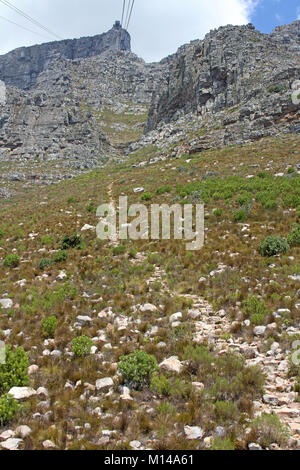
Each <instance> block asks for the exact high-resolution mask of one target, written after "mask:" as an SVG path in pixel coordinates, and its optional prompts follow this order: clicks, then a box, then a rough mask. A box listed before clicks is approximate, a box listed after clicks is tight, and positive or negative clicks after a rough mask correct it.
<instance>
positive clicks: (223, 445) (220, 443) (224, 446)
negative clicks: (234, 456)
mask: <svg viewBox="0 0 300 470" xmlns="http://www.w3.org/2000/svg"><path fill="white" fill-rule="evenodd" d="M234 449H235V447H234V444H233V442H232V441H231V440H230V439H221V438H220V437H215V438H214V439H213V440H212V442H211V450H234Z"/></svg>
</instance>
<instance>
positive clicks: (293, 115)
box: [146, 21, 300, 150]
mask: <svg viewBox="0 0 300 470" xmlns="http://www.w3.org/2000/svg"><path fill="white" fill-rule="evenodd" d="M299 25H300V22H299V21H298V22H296V23H294V24H293V25H290V27H285V28H283V29H282V30H277V31H275V32H274V33H273V34H272V35H264V34H261V33H260V32H258V31H256V30H255V28H254V27H253V25H247V26H236V27H235V26H227V27H222V28H220V29H218V30H217V31H212V32H211V33H209V34H208V35H207V36H206V37H205V39H204V40H203V41H194V42H192V43H190V44H189V45H186V46H183V47H181V48H180V49H179V50H178V52H177V54H175V56H173V57H172V58H171V59H170V65H169V75H168V79H167V81H166V82H165V84H164V87H162V88H161V90H160V91H159V92H158V93H156V94H154V96H153V100H152V104H151V109H150V113H149V118H148V122H147V125H146V133H147V132H150V131H153V130H162V126H164V125H166V124H169V125H170V123H175V122H176V125H177V126H178V123H179V122H180V120H181V121H182V122H183V123H184V116H187V115H189V117H188V118H187V121H188V123H189V124H190V123H191V121H192V120H193V119H195V120H196V121H197V123H198V129H199V130H200V131H202V135H201V138H199V139H198V142H199V145H198V144H197V145H196V147H198V148H199V149H200V150H201V148H209V147H210V146H214V144H215V145H226V144H229V143H243V142H245V141H251V140H256V139H258V138H261V137H263V136H265V135H273V134H276V133H278V132H280V131H281V130H284V131H286V132H299V131H300V115H299V106H298V105H296V104H294V103H293V102H292V99H291V95H292V87H295V86H296V80H297V79H299V78H300V54H299V53H298V52H297V50H295V47H294V41H292V42H291V43H290V42H287V43H286V44H282V43H281V38H282V34H283V36H284V37H285V35H286V33H287V31H292V33H291V34H290V36H291V37H294V30H295V29H297V30H299ZM290 36H289V37H290ZM291 45H292V46H293V47H290V46H291ZM296 49H297V48H296ZM299 88H300V86H299ZM174 125H175V124H174ZM176 125H175V127H176ZM156 137H157V135H156V136H155V135H154V136H153V141H156Z"/></svg>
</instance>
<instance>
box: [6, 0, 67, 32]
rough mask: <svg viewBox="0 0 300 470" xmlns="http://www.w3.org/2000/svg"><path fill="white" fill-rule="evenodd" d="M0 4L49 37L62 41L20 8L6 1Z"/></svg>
mask: <svg viewBox="0 0 300 470" xmlns="http://www.w3.org/2000/svg"><path fill="white" fill-rule="evenodd" d="M0 2H1V3H2V4H3V5H5V6H7V7H8V8H10V9H12V10H13V11H15V12H16V13H18V14H19V15H21V16H22V17H23V18H25V19H26V20H28V21H30V22H31V23H33V24H34V25H35V26H38V27H39V28H41V29H43V30H44V31H46V33H48V34H50V35H51V36H54V37H56V38H57V39H62V38H61V37H60V36H58V35H57V34H56V33H54V32H53V31H51V30H50V29H49V28H47V27H46V26H44V25H42V24H41V23H40V22H39V21H37V20H35V19H34V18H32V16H30V15H28V14H27V13H25V12H24V11H23V10H21V9H20V8H18V7H16V6H15V5H13V4H12V3H11V2H9V1H8V0H0Z"/></svg>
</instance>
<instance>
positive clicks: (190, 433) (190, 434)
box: [184, 426, 204, 440]
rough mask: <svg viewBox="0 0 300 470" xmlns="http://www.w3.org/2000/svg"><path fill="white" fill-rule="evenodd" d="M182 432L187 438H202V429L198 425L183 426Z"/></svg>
mask: <svg viewBox="0 0 300 470" xmlns="http://www.w3.org/2000/svg"><path fill="white" fill-rule="evenodd" d="M184 434H185V436H186V438H187V439H189V440H191V439H202V438H203V436H204V431H203V429H201V428H200V427H199V426H184Z"/></svg>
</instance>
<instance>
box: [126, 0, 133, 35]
mask: <svg viewBox="0 0 300 470" xmlns="http://www.w3.org/2000/svg"><path fill="white" fill-rule="evenodd" d="M134 2H135V0H132V4H131V10H130V14H129V18H128V21H127V25H126V29H128V26H129V23H130V20H131V15H132V10H133V7H134Z"/></svg>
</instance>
